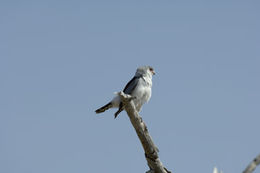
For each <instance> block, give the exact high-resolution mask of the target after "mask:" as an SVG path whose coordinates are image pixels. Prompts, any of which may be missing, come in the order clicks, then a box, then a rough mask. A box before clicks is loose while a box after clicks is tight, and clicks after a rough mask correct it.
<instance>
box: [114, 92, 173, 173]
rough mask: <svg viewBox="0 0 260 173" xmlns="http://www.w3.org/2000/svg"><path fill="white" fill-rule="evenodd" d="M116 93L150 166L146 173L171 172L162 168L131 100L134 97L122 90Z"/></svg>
mask: <svg viewBox="0 0 260 173" xmlns="http://www.w3.org/2000/svg"><path fill="white" fill-rule="evenodd" d="M118 95H119V96H120V98H121V101H122V102H123V105H124V109H125V110H126V112H127V114H128V117H129V119H130V121H131V123H132V125H133V127H134V128H135V131H136V133H137V136H138V137H139V140H140V141H141V143H142V146H143V149H144V152H145V158H146V160H147V164H148V166H149V168H150V170H149V171H147V172H146V173H171V172H170V171H168V170H167V169H166V168H164V166H163V164H162V162H161V161H160V159H159V156H158V152H159V150H158V148H157V147H156V146H155V144H154V143H153V140H152V138H151V136H150V135H149V133H148V129H147V127H146V125H145V123H144V122H143V120H142V118H141V117H140V116H139V114H138V112H137V111H136V109H135V105H134V103H133V101H132V100H133V99H134V98H132V97H131V96H130V95H126V94H124V93H123V92H119V93H118Z"/></svg>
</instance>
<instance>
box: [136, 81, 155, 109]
mask: <svg viewBox="0 0 260 173" xmlns="http://www.w3.org/2000/svg"><path fill="white" fill-rule="evenodd" d="M132 95H133V96H135V97H136V99H134V103H135V106H136V109H137V111H138V112H139V111H140V110H141V107H142V106H143V104H144V103H145V102H148V101H149V100H150V98H151V95H152V80H151V79H150V78H147V77H143V78H140V81H139V83H138V85H137V86H136V89H135V90H134V92H133V93H132Z"/></svg>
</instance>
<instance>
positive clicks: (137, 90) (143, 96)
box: [95, 66, 155, 118]
mask: <svg viewBox="0 0 260 173" xmlns="http://www.w3.org/2000/svg"><path fill="white" fill-rule="evenodd" d="M153 75H155V72H154V69H153V68H152V67H151V66H142V67H139V68H137V70H136V73H135V75H134V77H133V78H132V79H131V80H130V81H129V82H128V83H127V85H126V86H125V88H124V90H123V92H124V93H125V94H129V95H131V96H132V97H134V100H133V101H134V104H135V107H136V110H137V111H138V112H140V110H141V107H142V106H143V104H144V103H145V102H148V101H149V100H150V98H151V95H152V76H153ZM110 108H118V111H117V112H116V113H115V114H114V115H115V118H116V117H117V116H118V114H119V113H120V112H122V111H123V110H124V106H123V103H122V102H121V100H120V97H119V96H115V97H114V98H113V99H112V100H111V101H110V102H109V103H108V104H106V105H105V106H103V107H101V108H99V109H97V110H96V111H95V112H96V113H97V114H98V113H102V112H105V111H106V110H108V109H110Z"/></svg>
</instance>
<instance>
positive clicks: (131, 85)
mask: <svg viewBox="0 0 260 173" xmlns="http://www.w3.org/2000/svg"><path fill="white" fill-rule="evenodd" d="M140 78H141V77H136V76H135V77H133V78H132V79H131V80H130V81H129V82H128V83H127V84H126V86H125V88H124V90H123V91H124V93H125V94H132V92H133V91H134V90H135V88H136V86H137V84H138V82H139V80H140Z"/></svg>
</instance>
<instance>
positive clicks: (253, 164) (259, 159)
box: [243, 154, 260, 173]
mask: <svg viewBox="0 0 260 173" xmlns="http://www.w3.org/2000/svg"><path fill="white" fill-rule="evenodd" d="M259 164H260V154H259V155H258V156H256V158H255V159H254V160H253V161H252V162H251V163H250V164H249V165H248V166H247V167H246V169H245V170H244V171H243V173H252V172H253V171H254V170H255V168H256V167H257V166H258V165H259Z"/></svg>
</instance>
